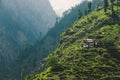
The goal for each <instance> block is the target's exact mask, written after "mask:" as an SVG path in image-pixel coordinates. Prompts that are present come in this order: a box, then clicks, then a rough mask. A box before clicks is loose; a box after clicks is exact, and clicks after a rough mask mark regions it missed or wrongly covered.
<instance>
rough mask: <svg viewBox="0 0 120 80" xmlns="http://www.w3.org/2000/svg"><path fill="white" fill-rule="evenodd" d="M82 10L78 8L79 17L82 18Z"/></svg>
mask: <svg viewBox="0 0 120 80" xmlns="http://www.w3.org/2000/svg"><path fill="white" fill-rule="evenodd" d="M82 15H83V14H82V12H81V10H78V19H80V18H81V17H82Z"/></svg>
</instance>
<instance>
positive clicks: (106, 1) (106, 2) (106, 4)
mask: <svg viewBox="0 0 120 80" xmlns="http://www.w3.org/2000/svg"><path fill="white" fill-rule="evenodd" d="M108 6H109V5H108V0H104V12H105V13H106V12H107V8H108Z"/></svg>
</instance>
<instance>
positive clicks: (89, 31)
mask: <svg viewBox="0 0 120 80" xmlns="http://www.w3.org/2000/svg"><path fill="white" fill-rule="evenodd" d="M110 14H111V13H110V11H108V14H107V15H105V14H104V12H103V10H99V11H94V12H92V13H90V14H89V15H88V16H85V17H83V18H82V19H80V20H77V21H76V22H75V23H74V24H73V26H72V27H71V28H69V29H68V30H67V31H66V32H64V33H63V34H62V35H61V40H60V43H59V45H58V47H57V49H56V50H55V51H54V52H53V53H52V54H51V55H49V56H48V57H47V58H46V69H45V71H44V72H42V73H40V74H36V75H34V76H30V77H28V78H27V80H33V79H34V80H97V79H98V80H120V58H119V57H120V36H119V35H120V22H119V21H120V12H118V13H117V16H114V18H112V17H110ZM87 38H92V39H94V40H96V41H101V42H104V45H103V46H101V47H94V48H82V47H81V44H83V42H82V40H83V39H87Z"/></svg>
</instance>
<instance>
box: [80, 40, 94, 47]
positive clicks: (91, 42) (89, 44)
mask: <svg viewBox="0 0 120 80" xmlns="http://www.w3.org/2000/svg"><path fill="white" fill-rule="evenodd" d="M94 46H95V41H94V40H93V39H84V40H83V45H82V47H84V48H85V47H88V48H89V47H94Z"/></svg>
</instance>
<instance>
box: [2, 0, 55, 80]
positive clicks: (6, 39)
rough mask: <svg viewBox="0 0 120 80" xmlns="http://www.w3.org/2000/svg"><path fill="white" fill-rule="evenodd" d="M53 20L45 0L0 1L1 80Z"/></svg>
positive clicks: (48, 4) (51, 10)
mask: <svg viewBox="0 0 120 80" xmlns="http://www.w3.org/2000/svg"><path fill="white" fill-rule="evenodd" d="M45 8H46V9H45ZM55 19H56V14H55V12H54V11H53V9H52V7H51V5H50V3H49V1H48V0H45V1H44V0H36V1H34V0H27V1H26V0H20V1H19V0H0V63H1V64H0V79H1V80H4V78H6V77H8V75H7V73H6V72H9V71H11V67H12V63H13V62H14V61H16V59H17V56H18V55H19V53H20V52H21V50H22V49H24V48H25V47H27V46H29V45H32V44H34V43H35V42H36V40H38V39H40V37H43V36H44V35H45V34H46V33H47V31H48V29H49V28H50V27H52V26H53V25H54V23H55ZM2 72H4V73H5V74H4V73H2ZM4 75H6V76H4ZM7 80H8V79H7Z"/></svg>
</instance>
